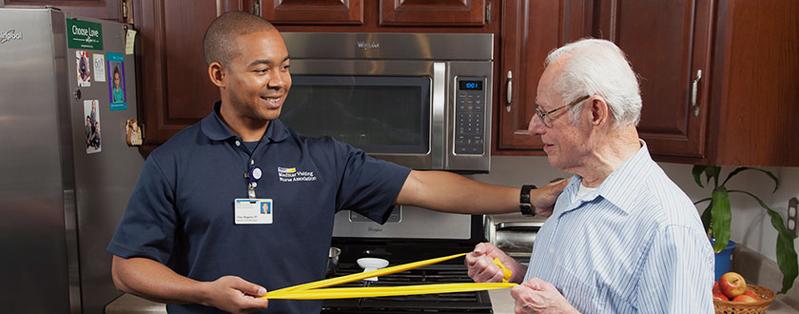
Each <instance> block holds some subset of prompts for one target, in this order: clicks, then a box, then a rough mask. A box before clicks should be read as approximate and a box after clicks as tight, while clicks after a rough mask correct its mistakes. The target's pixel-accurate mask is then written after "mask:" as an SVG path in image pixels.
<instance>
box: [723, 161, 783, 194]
mask: <svg viewBox="0 0 799 314" xmlns="http://www.w3.org/2000/svg"><path fill="white" fill-rule="evenodd" d="M746 170H755V171H760V172H762V173H765V174H766V175H768V176H769V177H770V178H771V180H773V181H774V190H773V191H771V193H774V192H777V189H778V188H779V187H780V179H778V178H777V176H775V175H774V174H773V173H771V171H768V170H763V169H759V168H752V167H738V168H735V170H733V171H732V172H730V174H728V175H727V179H724V183H722V184H721V185H725V184H727V181H729V180H730V179H732V177H733V176H735V175H737V174H739V173H741V172H744V171H746Z"/></svg>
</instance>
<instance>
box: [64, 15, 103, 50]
mask: <svg viewBox="0 0 799 314" xmlns="http://www.w3.org/2000/svg"><path fill="white" fill-rule="evenodd" d="M67 46H68V47H69V48H78V49H92V50H103V26H102V25H100V23H94V22H88V21H81V20H77V19H67Z"/></svg>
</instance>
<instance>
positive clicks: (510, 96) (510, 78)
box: [505, 70, 513, 112]
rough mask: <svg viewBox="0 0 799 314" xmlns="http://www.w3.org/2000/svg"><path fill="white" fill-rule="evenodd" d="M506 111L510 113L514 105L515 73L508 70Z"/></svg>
mask: <svg viewBox="0 0 799 314" xmlns="http://www.w3.org/2000/svg"><path fill="white" fill-rule="evenodd" d="M505 85H506V86H507V87H506V88H505V92H506V94H505V111H507V112H510V107H511V105H512V104H513V72H512V71H511V70H508V76H507V81H506V83H505Z"/></svg>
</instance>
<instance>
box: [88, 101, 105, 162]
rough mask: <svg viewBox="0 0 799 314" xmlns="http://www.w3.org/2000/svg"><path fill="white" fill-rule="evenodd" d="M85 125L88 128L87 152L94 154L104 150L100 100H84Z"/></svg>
mask: <svg viewBox="0 0 799 314" xmlns="http://www.w3.org/2000/svg"><path fill="white" fill-rule="evenodd" d="M83 126H84V127H85V128H86V133H85V134H86V153H87V154H94V153H99V152H100V151H102V150H103V141H102V136H101V134H102V132H101V128H100V101H99V100H97V99H93V100H84V101H83Z"/></svg>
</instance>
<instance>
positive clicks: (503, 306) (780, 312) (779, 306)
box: [488, 289, 799, 314]
mask: <svg viewBox="0 0 799 314" xmlns="http://www.w3.org/2000/svg"><path fill="white" fill-rule="evenodd" d="M488 295H489V296H490V297H491V308H492V309H493V310H494V314H514V312H513V298H512V297H511V296H510V289H501V290H491V291H489V292H488ZM784 297H785V296H784V295H780V296H778V297H777V299H776V300H774V302H772V303H771V305H769V307H768V310H766V313H769V314H795V313H797V312H799V310H797V309H794V308H793V307H790V306H789V305H788V304H786V303H785V302H783V301H782V299H783V298H784Z"/></svg>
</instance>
